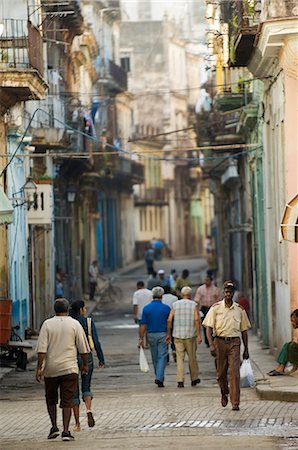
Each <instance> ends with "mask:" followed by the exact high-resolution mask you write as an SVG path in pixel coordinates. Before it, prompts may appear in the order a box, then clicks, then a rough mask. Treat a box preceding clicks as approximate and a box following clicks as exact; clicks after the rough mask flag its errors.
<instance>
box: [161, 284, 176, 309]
mask: <svg viewBox="0 0 298 450" xmlns="http://www.w3.org/2000/svg"><path fill="white" fill-rule="evenodd" d="M163 290H164V291H165V293H164V295H163V296H162V302H163V303H164V304H165V305H168V306H169V307H170V308H171V309H172V307H173V303H175V302H177V300H178V297H177V295H174V294H172V290H171V288H170V286H165V287H164V288H163Z"/></svg>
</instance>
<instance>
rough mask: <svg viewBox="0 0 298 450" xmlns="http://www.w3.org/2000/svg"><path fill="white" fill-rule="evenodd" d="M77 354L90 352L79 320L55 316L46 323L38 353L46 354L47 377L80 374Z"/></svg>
mask: <svg viewBox="0 0 298 450" xmlns="http://www.w3.org/2000/svg"><path fill="white" fill-rule="evenodd" d="M77 352H79V353H89V352H90V348H89V345H88V341H87V338H86V334H85V332H84V330H83V327H82V325H81V324H80V323H79V322H78V321H77V320H75V319H73V318H72V317H69V316H54V317H52V318H51V319H47V320H45V321H44V323H43V324H42V327H41V329H40V332H39V337H38V341H37V345H36V353H46V359H45V365H44V376H45V377H58V376H61V375H67V374H71V373H79V368H78V363H77Z"/></svg>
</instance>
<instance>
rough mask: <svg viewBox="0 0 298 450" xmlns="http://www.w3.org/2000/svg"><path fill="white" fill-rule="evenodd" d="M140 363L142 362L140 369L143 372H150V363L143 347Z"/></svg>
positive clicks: (141, 348)
mask: <svg viewBox="0 0 298 450" xmlns="http://www.w3.org/2000/svg"><path fill="white" fill-rule="evenodd" d="M139 363H140V371H141V372H149V364H148V362H147V358H146V355H145V352H144V349H143V347H140V357H139Z"/></svg>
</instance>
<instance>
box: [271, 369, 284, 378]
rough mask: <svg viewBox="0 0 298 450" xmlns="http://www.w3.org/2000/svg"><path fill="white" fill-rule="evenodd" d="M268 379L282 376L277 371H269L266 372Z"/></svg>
mask: <svg viewBox="0 0 298 450" xmlns="http://www.w3.org/2000/svg"><path fill="white" fill-rule="evenodd" d="M268 375H269V376H270V377H279V376H280V375H284V374H283V373H282V372H278V371H277V370H271V371H270V372H268Z"/></svg>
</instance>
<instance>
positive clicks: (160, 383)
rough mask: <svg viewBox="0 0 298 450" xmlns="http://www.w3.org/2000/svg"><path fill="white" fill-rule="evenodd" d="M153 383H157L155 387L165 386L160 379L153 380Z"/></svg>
mask: <svg viewBox="0 0 298 450" xmlns="http://www.w3.org/2000/svg"><path fill="white" fill-rule="evenodd" d="M154 383H155V384H157V387H159V388H162V387H165V386H164V384H163V382H162V381H159V380H154Z"/></svg>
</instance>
